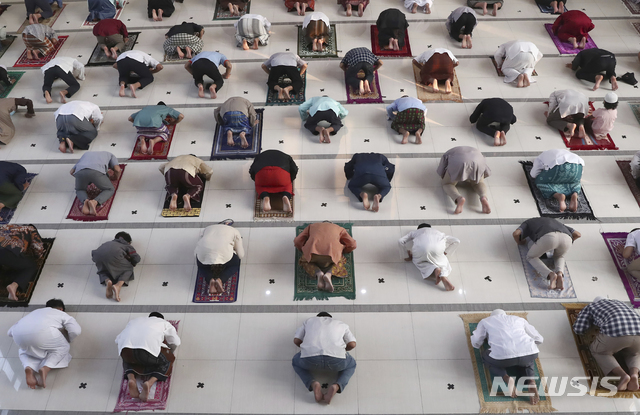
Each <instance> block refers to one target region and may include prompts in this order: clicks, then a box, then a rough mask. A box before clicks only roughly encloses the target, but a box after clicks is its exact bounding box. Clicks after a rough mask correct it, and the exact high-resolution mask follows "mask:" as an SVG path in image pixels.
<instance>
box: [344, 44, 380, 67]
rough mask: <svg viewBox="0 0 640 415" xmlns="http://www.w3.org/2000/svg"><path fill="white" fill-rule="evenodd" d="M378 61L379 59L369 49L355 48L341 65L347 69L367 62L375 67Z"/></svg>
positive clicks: (348, 53) (346, 55) (345, 56)
mask: <svg viewBox="0 0 640 415" xmlns="http://www.w3.org/2000/svg"><path fill="white" fill-rule="evenodd" d="M378 60H379V59H378V57H377V56H376V55H374V54H373V52H371V51H370V50H369V49H367V48H354V49H351V50H350V51H349V52H347V53H346V54H345V55H344V58H342V61H341V62H340V63H343V64H345V65H346V66H347V67H349V66H353V65H355V64H356V63H358V62H367V63H369V64H371V65H375V64H376V62H378Z"/></svg>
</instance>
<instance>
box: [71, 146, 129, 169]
mask: <svg viewBox="0 0 640 415" xmlns="http://www.w3.org/2000/svg"><path fill="white" fill-rule="evenodd" d="M117 165H118V159H117V158H116V156H114V155H113V154H111V153H109V152H108V151H87V152H86V153H84V154H83V155H82V157H80V160H78V162H77V163H76V165H75V166H73V168H74V169H75V172H76V173H77V172H79V171H80V170H83V169H91V170H96V171H99V172H100V173H104V174H107V170H109V169H112V168H114V167H115V166H117Z"/></svg>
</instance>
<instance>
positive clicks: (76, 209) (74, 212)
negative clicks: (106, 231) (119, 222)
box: [67, 164, 127, 222]
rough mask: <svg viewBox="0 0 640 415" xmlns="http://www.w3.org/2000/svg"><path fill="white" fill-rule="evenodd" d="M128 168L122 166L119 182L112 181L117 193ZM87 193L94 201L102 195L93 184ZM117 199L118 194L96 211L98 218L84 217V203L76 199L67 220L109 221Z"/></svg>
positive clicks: (124, 165)
mask: <svg viewBox="0 0 640 415" xmlns="http://www.w3.org/2000/svg"><path fill="white" fill-rule="evenodd" d="M126 166H127V165H126V164H120V168H121V169H122V173H121V174H120V177H119V178H118V180H117V181H116V180H112V181H111V184H113V186H114V187H115V188H116V190H115V191H116V193H117V192H118V185H119V184H120V180H122V175H123V174H124V168H125V167H126ZM87 193H88V194H89V199H94V198H95V197H96V196H97V195H99V194H100V189H98V188H97V187H96V186H94V185H93V184H90V185H89V187H88V188H87ZM115 197H116V194H115V193H114V194H113V196H112V197H111V198H110V199H109V200H107V201H106V202H105V203H104V204H103V205H102V206H100V207H98V209H97V210H96V212H97V215H96V216H87V215H84V214H83V213H82V203H80V200H78V198H77V197H76V198H75V199H74V200H73V205H71V210H70V211H69V214H68V215H67V219H72V220H79V221H83V222H94V221H98V220H107V219H109V211H110V210H111V205H113V199H114V198H115Z"/></svg>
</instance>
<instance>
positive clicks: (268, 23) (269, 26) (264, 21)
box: [233, 14, 271, 32]
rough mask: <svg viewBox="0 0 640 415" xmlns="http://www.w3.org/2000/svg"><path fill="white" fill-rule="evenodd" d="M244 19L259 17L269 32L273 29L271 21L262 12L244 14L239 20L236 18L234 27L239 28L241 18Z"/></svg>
mask: <svg viewBox="0 0 640 415" xmlns="http://www.w3.org/2000/svg"><path fill="white" fill-rule="evenodd" d="M243 19H258V20H260V21H261V22H262V24H263V26H264V28H265V30H266V31H267V32H268V31H270V30H271V22H270V21H269V20H267V18H266V17H264V16H262V15H260V14H245V15H242V17H240V18H239V19H238V20H236V22H235V23H234V24H233V27H235V28H237V27H238V22H239V21H240V20H243Z"/></svg>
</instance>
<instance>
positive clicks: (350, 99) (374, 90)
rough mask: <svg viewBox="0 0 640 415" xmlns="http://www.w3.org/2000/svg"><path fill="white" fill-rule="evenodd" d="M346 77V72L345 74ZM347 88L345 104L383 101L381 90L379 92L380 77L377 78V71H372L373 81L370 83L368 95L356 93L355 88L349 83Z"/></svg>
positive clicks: (378, 102) (379, 102)
mask: <svg viewBox="0 0 640 415" xmlns="http://www.w3.org/2000/svg"><path fill="white" fill-rule="evenodd" d="M345 77H346V74H345ZM345 87H346V88H347V104H381V103H382V101H383V96H382V92H380V79H378V71H375V72H374V73H373V83H372V84H371V85H370V87H371V93H370V94H368V95H358V94H356V92H359V91H357V90H356V89H353V88H352V87H350V86H349V85H345Z"/></svg>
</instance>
